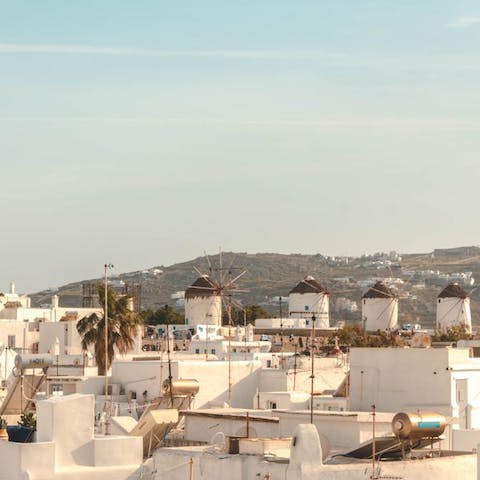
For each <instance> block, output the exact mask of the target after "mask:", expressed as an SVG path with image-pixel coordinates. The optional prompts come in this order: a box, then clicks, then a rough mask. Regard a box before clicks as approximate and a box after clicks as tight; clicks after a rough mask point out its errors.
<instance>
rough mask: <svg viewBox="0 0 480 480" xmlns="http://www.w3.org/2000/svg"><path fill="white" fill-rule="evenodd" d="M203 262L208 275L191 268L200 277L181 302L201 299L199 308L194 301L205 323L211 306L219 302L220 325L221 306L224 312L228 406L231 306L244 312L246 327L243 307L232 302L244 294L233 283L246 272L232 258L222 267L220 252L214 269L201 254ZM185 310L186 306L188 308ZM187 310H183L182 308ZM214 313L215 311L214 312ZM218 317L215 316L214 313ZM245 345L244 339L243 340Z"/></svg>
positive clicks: (230, 381) (206, 350) (206, 352)
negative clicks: (235, 264)
mask: <svg viewBox="0 0 480 480" xmlns="http://www.w3.org/2000/svg"><path fill="white" fill-rule="evenodd" d="M205 258H206V260H207V264H208V274H206V273H203V272H202V271H201V270H200V269H198V268H197V267H195V266H194V267H193V268H194V269H195V271H196V272H197V273H198V274H199V275H200V277H199V278H198V279H197V281H196V282H194V284H193V285H192V286H191V287H190V288H189V289H187V291H186V294H185V298H186V299H187V300H189V299H190V298H193V297H190V295H196V297H195V298H197V299H202V300H201V301H202V302H203V303H202V304H200V303H199V302H198V301H197V305H200V306H201V308H202V309H203V310H200V307H199V311H200V313H201V314H202V313H203V312H206V313H205V319H207V316H208V315H209V313H208V312H210V311H211V307H212V306H213V305H214V303H215V304H216V305H218V301H219V302H220V322H221V319H222V306H223V308H224V309H225V312H226V314H227V325H228V403H229V404H230V403H231V397H232V364H231V353H232V348H231V341H232V331H231V328H232V326H233V319H232V306H236V307H237V308H239V309H241V310H243V312H244V326H246V325H245V324H246V312H245V309H244V307H243V305H242V304H241V303H240V302H238V301H237V300H236V299H234V298H233V295H234V294H237V293H243V292H246V291H247V290H242V289H240V288H238V286H237V283H236V282H238V280H239V279H240V278H241V277H243V275H245V273H247V271H246V270H245V269H243V268H241V267H235V266H234V261H235V258H236V256H235V255H234V256H233V258H232V260H231V261H230V264H229V265H228V266H224V262H223V255H222V251H221V250H220V252H219V255H218V266H215V265H213V263H212V261H211V259H210V257H209V256H208V255H207V254H206V253H205ZM188 308H189V306H188ZM186 309H187V306H186ZM215 310H216V309H215ZM217 313H218V312H217ZM206 329H207V331H206V342H208V337H209V335H208V325H207V327H206ZM245 341H246V336H245ZM205 354H206V360H208V343H207V348H206V349H205Z"/></svg>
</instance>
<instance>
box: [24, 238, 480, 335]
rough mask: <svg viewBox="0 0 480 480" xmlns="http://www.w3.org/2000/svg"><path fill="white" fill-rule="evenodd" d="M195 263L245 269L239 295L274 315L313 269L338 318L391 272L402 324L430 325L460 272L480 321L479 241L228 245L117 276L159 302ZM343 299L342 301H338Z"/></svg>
mask: <svg viewBox="0 0 480 480" xmlns="http://www.w3.org/2000/svg"><path fill="white" fill-rule="evenodd" d="M196 269H198V271H200V272H202V273H207V274H210V275H211V276H213V277H214V278H216V279H217V280H219V279H220V278H221V277H223V282H224V283H225V282H227V279H228V278H229V275H230V276H231V277H235V276H237V275H239V274H240V273H242V272H244V271H245V273H244V274H243V275H242V276H241V278H240V279H239V280H238V282H237V283H236V285H237V286H238V288H239V289H241V290H243V292H240V293H237V294H235V297H236V298H237V299H238V300H239V301H241V302H242V303H243V304H252V303H256V304H262V305H263V306H264V307H266V308H267V310H270V311H271V313H273V314H276V313H278V303H275V302H273V301H272V298H273V297H275V296H285V297H286V296H287V295H288V292H289V291H290V290H291V289H292V288H293V287H294V286H295V285H296V283H298V281H300V280H301V279H302V278H303V277H305V276H306V275H313V276H314V277H315V278H316V279H317V280H319V282H320V283H322V284H323V285H324V286H325V287H326V288H327V289H328V290H329V291H330V292H331V301H330V305H331V311H332V313H331V317H332V320H333V321H337V320H347V321H359V320H360V319H361V313H360V311H361V303H360V301H361V296H362V294H363V292H364V291H365V289H366V288H367V286H366V285H365V283H366V282H364V281H365V280H367V279H372V278H386V279H389V280H388V281H392V282H393V284H394V285H395V286H396V287H397V290H398V293H399V295H400V305H399V311H400V312H399V315H400V323H407V322H415V323H422V324H423V325H425V326H433V324H434V321H435V302H436V296H437V295H438V293H439V292H440V291H441V289H442V285H445V284H446V283H447V281H451V279H458V280H459V283H460V284H463V288H464V289H465V290H466V291H467V292H471V298H472V319H473V322H474V324H478V323H479V321H478V318H479V314H480V291H479V290H477V289H476V287H475V285H476V284H471V283H472V278H477V279H480V248H478V247H459V248H455V249H443V250H442V249H437V250H434V251H433V252H430V253H422V254H406V255H401V254H400V255H397V254H396V253H395V252H391V253H389V254H380V253H377V254H373V255H366V256H362V257H326V256H323V255H321V254H317V255H303V254H289V255H283V254H277V253H257V254H248V253H232V252H225V253H223V254H222V259H221V262H220V256H219V255H218V254H217V255H213V256H210V257H209V259H207V258H206V257H198V258H195V259H193V260H191V261H188V262H184V263H178V264H175V265H171V266H167V267H166V266H162V265H160V266H155V267H152V268H150V269H148V270H143V271H136V272H129V273H124V274H121V275H117V276H115V277H113V280H114V281H116V282H120V281H123V282H128V283H138V284H140V285H141V288H142V308H144V309H146V308H152V309H157V308H160V307H161V306H163V305H165V304H167V303H168V304H170V305H173V304H174V303H175V300H173V299H172V298H171V296H172V294H174V293H175V292H179V291H183V290H185V289H186V288H187V287H188V286H189V285H190V284H191V283H193V281H195V279H196V278H197V277H198V276H199V274H198V272H197V270H196ZM220 269H221V270H220ZM465 272H466V274H465ZM470 272H471V273H470ZM462 274H463V275H462ZM449 275H450V276H449ZM89 281H90V280H89ZM82 282H83V281H79V282H77V283H72V284H69V285H65V286H63V287H61V288H60V289H59V291H58V292H57V294H58V295H59V297H60V303H61V304H62V305H71V306H81V304H82ZM402 282H403V283H402ZM51 295H52V292H50V291H43V292H38V293H35V294H32V300H33V304H34V305H41V304H43V303H49V302H50V296H51ZM339 298H341V299H342V300H340V301H339V300H338V299H339ZM343 299H348V300H350V301H353V302H356V303H357V306H358V310H357V311H349V310H346V309H341V308H340V307H339V308H337V306H340V304H341V303H343V304H345V301H344V300H343ZM347 303H348V302H347Z"/></svg>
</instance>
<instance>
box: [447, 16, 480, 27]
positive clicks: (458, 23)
mask: <svg viewBox="0 0 480 480" xmlns="http://www.w3.org/2000/svg"><path fill="white" fill-rule="evenodd" d="M479 24H480V16H470V17H459V18H456V19H455V20H453V21H452V22H451V23H449V24H448V26H449V27H452V28H469V27H473V26H475V25H479Z"/></svg>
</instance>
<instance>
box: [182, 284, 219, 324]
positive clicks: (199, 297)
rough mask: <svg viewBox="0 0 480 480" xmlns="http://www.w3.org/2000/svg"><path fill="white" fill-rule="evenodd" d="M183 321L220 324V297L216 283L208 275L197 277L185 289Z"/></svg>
mask: <svg viewBox="0 0 480 480" xmlns="http://www.w3.org/2000/svg"><path fill="white" fill-rule="evenodd" d="M185 323H186V324H187V325H189V326H191V327H195V328H196V327H197V325H216V326H218V327H220V326H221V325H222V297H221V295H220V291H219V287H218V285H217V284H216V283H215V282H214V281H213V280H212V279H210V278H209V277H208V275H203V276H201V277H199V278H198V279H197V280H196V281H195V282H194V283H193V284H192V285H191V286H190V287H189V288H188V289H187V290H186V291H185Z"/></svg>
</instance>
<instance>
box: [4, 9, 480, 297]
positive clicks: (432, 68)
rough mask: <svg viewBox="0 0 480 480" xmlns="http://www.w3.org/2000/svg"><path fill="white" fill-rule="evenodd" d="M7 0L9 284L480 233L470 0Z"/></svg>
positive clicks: (448, 241) (382, 247)
mask: <svg viewBox="0 0 480 480" xmlns="http://www.w3.org/2000/svg"><path fill="white" fill-rule="evenodd" d="M2 7H3V8H2V18H1V19H0V24H1V27H2V28H1V29H0V85H1V88H0V127H1V128H0V148H1V151H0V153H1V156H0V158H1V160H0V165H1V167H2V169H1V173H2V180H3V182H2V189H1V192H0V199H1V201H2V206H3V211H4V220H3V225H4V228H3V230H2V236H1V240H0V245H1V247H2V252H3V258H2V268H1V270H0V291H1V290H5V289H7V288H8V283H9V281H11V280H15V281H16V284H17V286H18V290H19V291H25V292H32V291H35V290H40V289H44V288H48V287H54V286H58V285H62V284H65V283H68V282H71V281H76V280H79V279H84V278H93V277H99V276H101V274H102V266H103V264H104V263H105V262H106V261H110V262H112V263H114V264H115V265H116V268H115V271H116V272H117V273H119V272H126V271H132V270H137V269H139V268H148V267H151V266H154V265H159V264H164V265H170V264H173V263H176V262H177V261H186V260H189V259H192V258H195V257H199V256H201V255H202V254H203V252H204V251H205V250H206V251H207V252H209V253H210V252H216V251H218V247H219V246H220V245H221V246H222V248H223V249H224V250H228V251H248V252H261V251H268V252H278V253H290V252H297V253H323V254H327V255H360V254H361V253H370V252H375V251H389V250H396V251H398V252H401V253H405V252H429V251H432V250H433V249H434V248H439V247H448V246H460V245H476V244H477V243H479V242H478V238H480V226H479V225H478V224H476V223H475V221H474V219H475V218H476V213H477V208H476V206H477V205H476V202H477V196H476V190H477V189H478V178H479V173H480V166H479V164H478V158H477V157H478V151H480V135H479V133H480V108H479V106H480V105H479V104H480V81H479V80H480V66H479V65H480V62H479V60H480V54H479V53H478V49H477V45H478V42H479V40H480V6H477V5H476V4H474V3H472V2H471V1H466V0H463V1H462V0H460V1H456V2H452V1H446V0H443V1H442V0H438V1H434V0H427V1H425V2H401V3H398V2H397V3H392V2H387V1H385V2H379V1H365V2H361V3H359V2H356V1H353V0H344V1H341V2H338V1H333V0H332V1H328V0H327V1H324V2H312V1H309V0H300V1H298V2H294V3H292V2H281V1H280V2H279V1H273V0H265V1H262V2H253V1H245V2H241V3H237V4H230V3H227V2H221V1H213V0H207V1H205V2H200V3H199V2H194V1H186V2H183V3H182V5H175V4H171V3H169V2H164V1H153V0H139V1H137V2H131V1H116V2H113V1H111V0H105V1H103V2H91V1H86V2H61V1H59V0H47V1H45V2H35V1H32V0H27V1H25V2H22V3H21V4H20V3H15V2H14V3H5V4H4V5H2Z"/></svg>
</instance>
